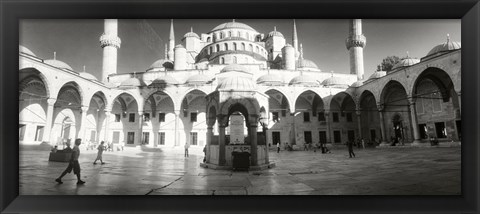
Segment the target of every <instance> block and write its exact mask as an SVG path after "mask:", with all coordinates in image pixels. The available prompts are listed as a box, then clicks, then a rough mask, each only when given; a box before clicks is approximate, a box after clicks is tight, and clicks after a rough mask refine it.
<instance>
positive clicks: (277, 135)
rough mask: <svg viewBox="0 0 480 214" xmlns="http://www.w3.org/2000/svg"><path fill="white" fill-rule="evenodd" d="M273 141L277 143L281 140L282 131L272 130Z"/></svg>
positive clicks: (274, 143)
mask: <svg viewBox="0 0 480 214" xmlns="http://www.w3.org/2000/svg"><path fill="white" fill-rule="evenodd" d="M272 143H273V145H277V143H281V142H280V132H272Z"/></svg>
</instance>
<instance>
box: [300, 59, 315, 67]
mask: <svg viewBox="0 0 480 214" xmlns="http://www.w3.org/2000/svg"><path fill="white" fill-rule="evenodd" d="M297 67H298V68H315V69H318V67H317V64H315V63H314V62H313V61H311V60H308V59H299V60H297Z"/></svg>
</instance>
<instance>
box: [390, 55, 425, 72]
mask: <svg viewBox="0 0 480 214" xmlns="http://www.w3.org/2000/svg"><path fill="white" fill-rule="evenodd" d="M419 62H420V60H419V59H415V58H410V57H407V58H403V59H401V60H400V61H399V62H398V63H397V64H395V65H394V66H393V68H392V70H395V69H397V68H403V67H409V66H412V65H415V64H417V63H419Z"/></svg>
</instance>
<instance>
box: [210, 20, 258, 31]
mask: <svg viewBox="0 0 480 214" xmlns="http://www.w3.org/2000/svg"><path fill="white" fill-rule="evenodd" d="M229 28H239V29H245V30H251V31H256V30H255V29H253V28H252V27H250V26H248V25H246V24H243V23H240V22H227V23H223V24H220V25H218V26H217V27H215V28H213V29H212V30H211V31H210V32H212V31H217V30H223V29H229Z"/></svg>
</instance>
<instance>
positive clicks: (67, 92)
mask: <svg viewBox="0 0 480 214" xmlns="http://www.w3.org/2000/svg"><path fill="white" fill-rule="evenodd" d="M55 97H56V98H57V101H56V103H55V104H56V105H57V106H58V105H62V104H65V105H67V106H70V107H74V108H80V107H81V105H82V104H83V100H84V92H83V91H82V89H81V88H80V86H79V85H78V83H77V82H75V81H69V82H66V83H64V84H63V85H62V86H61V87H60V88H59V89H58V91H57V93H56V96H55ZM72 102H75V106H72V105H74V104H73V103H72Z"/></svg>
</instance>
